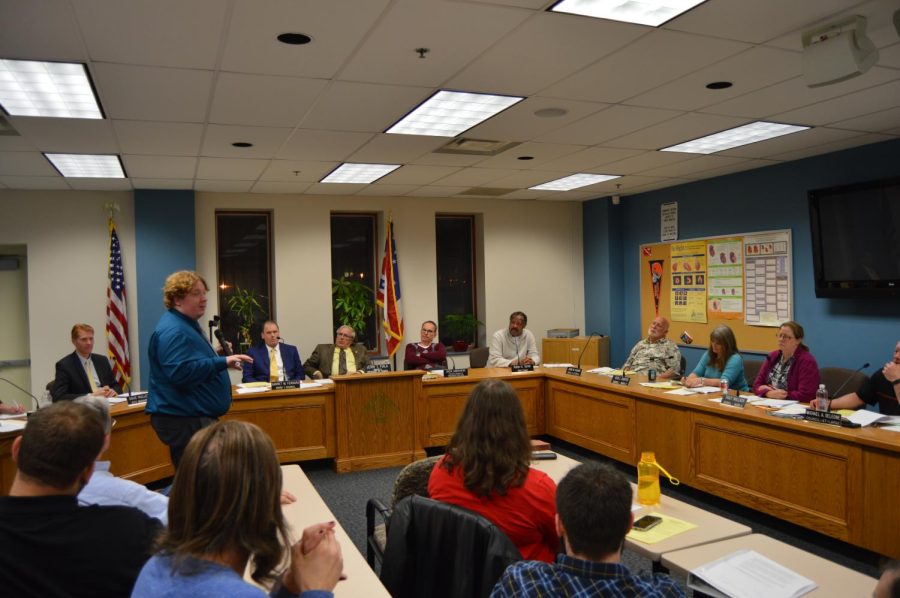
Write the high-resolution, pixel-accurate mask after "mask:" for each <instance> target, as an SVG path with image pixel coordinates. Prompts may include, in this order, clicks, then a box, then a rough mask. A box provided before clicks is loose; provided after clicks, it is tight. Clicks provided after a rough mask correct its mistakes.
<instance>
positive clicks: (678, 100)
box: [628, 47, 802, 110]
mask: <svg viewBox="0 0 900 598" xmlns="http://www.w3.org/2000/svg"><path fill="white" fill-rule="evenodd" d="M800 63H801V55H800V54H799V53H797V52H788V51H786V50H777V49H774V48H766V47H756V48H750V49H749V50H746V51H744V52H741V53H740V54H737V55H735V56H731V57H729V58H726V59H725V60H722V61H721V62H717V63H716V64H713V65H711V66H708V67H706V68H704V69H701V70H699V71H697V72H695V73H691V74H689V75H686V76H684V77H681V78H679V79H677V80H675V81H672V82H670V83H666V84H665V85H661V86H660V87H657V88H656V89H653V90H650V91H648V92H646V93H643V94H641V95H639V96H637V97H634V98H631V99H630V100H628V103H629V104H634V105H636V106H650V107H653V108H668V109H674V110H696V109H697V108H702V107H704V106H709V105H710V104H718V103H721V102H723V101H725V100H727V99H729V98H733V97H737V96H740V95H743V94H745V93H749V92H751V91H755V90H757V89H760V88H763V87H766V86H768V85H772V84H774V83H778V82H780V81H784V80H786V79H790V78H792V77H796V76H798V75H800V74H801V72H802V71H801V64H800ZM713 81H729V82H731V83H733V84H734V85H733V86H732V87H730V88H728V89H707V88H706V84H707V83H711V82H713Z"/></svg>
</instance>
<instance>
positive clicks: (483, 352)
mask: <svg viewBox="0 0 900 598" xmlns="http://www.w3.org/2000/svg"><path fill="white" fill-rule="evenodd" d="M490 352H491V350H490V349H488V348H487V347H477V348H475V349H472V352H471V353H469V367H470V368H483V367H485V366H486V365H487V362H488V357H489V355H490Z"/></svg>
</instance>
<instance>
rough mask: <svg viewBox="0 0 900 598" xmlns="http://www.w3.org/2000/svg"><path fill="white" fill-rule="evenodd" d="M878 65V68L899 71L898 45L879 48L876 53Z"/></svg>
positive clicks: (899, 50) (899, 56)
mask: <svg viewBox="0 0 900 598" xmlns="http://www.w3.org/2000/svg"><path fill="white" fill-rule="evenodd" d="M878 64H879V66H887V67H890V68H893V69H900V43H896V44H894V45H892V46H889V47H887V48H881V50H879V52H878Z"/></svg>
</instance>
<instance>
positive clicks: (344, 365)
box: [303, 325, 369, 380]
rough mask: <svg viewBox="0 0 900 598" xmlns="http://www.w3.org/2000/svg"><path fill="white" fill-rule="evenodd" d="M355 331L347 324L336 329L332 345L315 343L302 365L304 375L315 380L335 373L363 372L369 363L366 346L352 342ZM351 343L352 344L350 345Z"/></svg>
mask: <svg viewBox="0 0 900 598" xmlns="http://www.w3.org/2000/svg"><path fill="white" fill-rule="evenodd" d="M354 340H356V332H355V331H354V330H353V329H352V328H350V327H349V326H346V325H345V326H341V327H340V328H338V329H337V334H336V335H335V337H334V344H333V345H316V350H315V351H313V352H312V355H310V356H309V359H307V360H306V363H304V364H303V367H304V368H305V369H306V375H307V376H309V377H310V378H313V379H315V380H321V379H322V378H330V377H331V376H334V375H337V374H355V373H358V372H363V371H365V369H366V365H368V363H369V358H368V356H367V355H366V347H365V346H364V345H363V344H362V343H357V344H355V345H354V344H353V341H354ZM351 345H352V346H351Z"/></svg>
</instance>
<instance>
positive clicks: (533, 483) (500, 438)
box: [428, 380, 559, 563]
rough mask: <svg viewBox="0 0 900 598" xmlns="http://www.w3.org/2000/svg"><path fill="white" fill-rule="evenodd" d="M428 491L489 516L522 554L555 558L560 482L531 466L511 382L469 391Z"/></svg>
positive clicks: (490, 383) (496, 382)
mask: <svg viewBox="0 0 900 598" xmlns="http://www.w3.org/2000/svg"><path fill="white" fill-rule="evenodd" d="M428 495H429V496H430V497H431V498H432V499H434V500H439V501H442V502H446V503H451V504H454V505H457V506H460V507H463V508H465V509H469V510H470V511H474V512H476V513H478V514H479V515H481V516H482V517H485V518H486V519H488V520H490V521H491V522H492V523H493V524H494V525H496V526H497V527H499V528H500V529H501V530H502V531H503V532H504V533H505V534H506V535H507V536H508V537H509V539H510V540H512V542H513V544H515V545H516V546H517V547H518V549H519V552H520V553H521V554H522V558H524V559H526V560H540V561H546V562H550V563H552V562H553V561H554V560H555V558H556V552H557V550H558V548H559V537H558V536H557V534H556V522H555V517H556V484H555V483H554V482H553V480H551V479H550V477H549V476H548V475H547V474H545V473H544V472H542V471H538V470H536V469H532V468H531V441H530V440H529V438H528V429H527V428H526V427H525V415H524V413H523V412H522V405H521V404H520V403H519V397H517V396H516V391H515V389H513V387H512V386H510V385H509V384H507V383H506V382H503V381H502V380H485V381H483V382H481V383H479V384H478V386H476V387H475V389H474V390H473V391H472V394H471V395H469V400H468V401H467V402H466V406H465V408H464V409H463V412H462V415H460V418H459V422H458V423H457V424H456V431H455V432H454V433H453V438H452V439H451V440H450V445H449V446H448V447H447V453H446V455H444V457H442V458H441V460H440V461H438V462H437V464H435V466H434V469H433V470H432V471H431V478H430V479H429V481H428Z"/></svg>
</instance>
